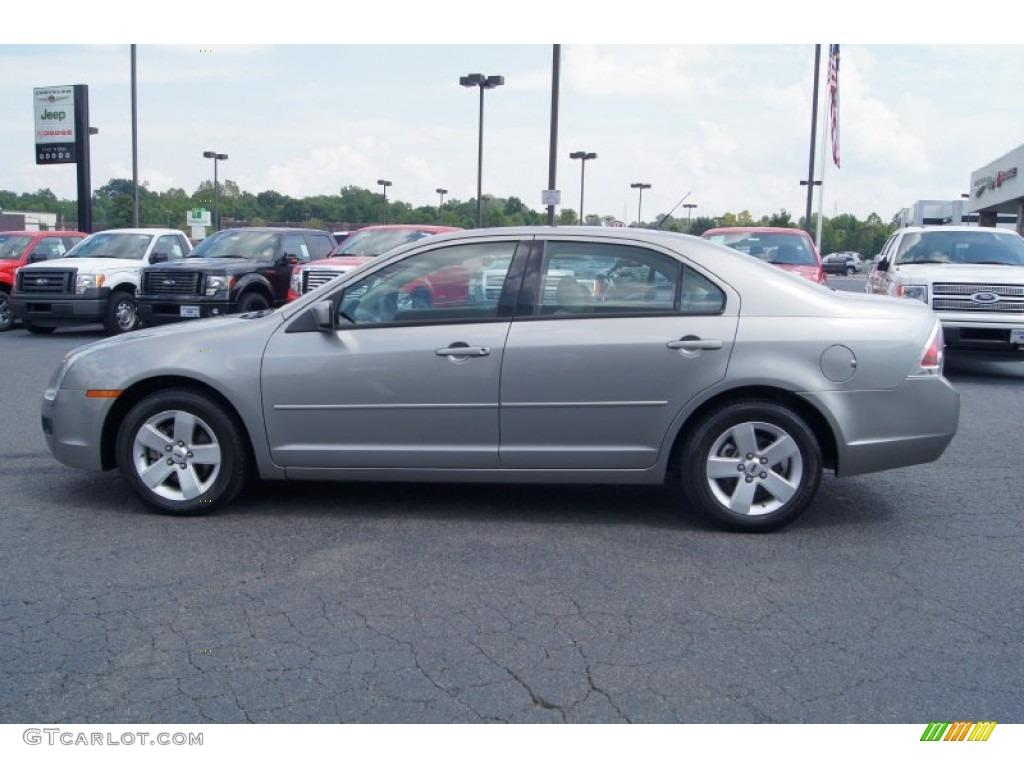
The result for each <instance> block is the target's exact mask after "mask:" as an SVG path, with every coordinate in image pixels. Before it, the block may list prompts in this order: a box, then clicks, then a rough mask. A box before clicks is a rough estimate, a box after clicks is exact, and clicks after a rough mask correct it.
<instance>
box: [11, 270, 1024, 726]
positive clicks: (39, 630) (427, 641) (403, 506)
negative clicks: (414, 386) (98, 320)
mask: <svg viewBox="0 0 1024 768" xmlns="http://www.w3.org/2000/svg"><path fill="white" fill-rule="evenodd" d="M846 280H850V281H857V280H860V281H862V280H863V278H857V277H854V278H849V279H847V278H834V279H830V282H831V283H832V284H834V285H837V287H840V288H844V286H843V285H838V283H840V282H842V281H846ZM849 285H850V288H855V287H856V286H855V284H854V282H851V283H850V284H849ZM847 289H848V288H847ZM98 338H101V333H100V331H99V330H98V329H96V330H94V329H92V328H90V329H82V330H60V331H58V332H57V333H56V334H54V335H52V336H48V337H35V336H30V335H29V334H27V333H25V332H24V331H22V330H20V329H15V330H14V331H12V332H9V333H7V334H3V335H2V336H0V360H2V361H3V362H2V363H0V364H2V366H3V371H4V373H3V375H2V376H0V402H2V403H3V409H4V416H3V421H2V424H3V430H2V432H3V435H4V441H3V447H2V448H0V461H2V467H3V470H2V472H0V499H2V512H0V553H2V554H0V570H2V578H0V671H2V676H3V680H4V685H3V686H0V721H2V722H5V723H35V722H42V723H72V722H79V723H208V722H217V723H240V722H254V723H279V722H308V723H338V722H358V723H378V722H395V723H421V722H430V723H438V722H455V723H477V722H514V723H534V722H575V723H613V722H614V723H618V722H634V723H641V722H642V723H677V722H679V723H718V722H721V723H777V722H782V723H805V722H806V723H886V722H897V723H922V724H924V723H928V722H929V721H934V720H957V719H960V720H997V721H999V722H1024V697H1022V696H1021V695H1020V691H1021V689H1022V688H1024V665H1022V664H1021V663H1020V638H1021V635H1022V630H1024V608H1022V606H1024V603H1022V601H1021V598H1020V595H1021V592H1022V588H1024V569H1022V568H1021V552H1022V550H1024V522H1022V515H1021V508H1022V502H1024V492H1022V490H1021V487H1022V485H1021V483H1020V482H1019V472H1018V471H1017V468H1018V466H1019V464H1020V462H1019V457H1020V456H1021V455H1024V434H1022V432H1021V430H1020V426H1019V425H1020V418H1019V412H1020V403H1021V398H1022V395H1024V363H1020V364H1015V365H988V364H979V363H974V362H969V361H968V362H958V361H953V362H952V363H951V365H950V366H949V368H948V371H947V372H948V375H949V377H950V379H951V380H952V381H953V382H954V384H955V385H956V387H957V388H958V389H959V390H960V392H961V395H962V414H961V427H960V431H959V433H958V435H957V437H956V439H955V440H954V442H953V444H952V445H951V447H950V449H949V450H948V451H947V452H946V454H945V455H944V456H943V457H942V459H941V460H940V461H938V462H936V463H934V464H929V465H925V466H920V467H909V468H906V469H901V470H893V471H889V472H885V473H880V474H876V475H867V476H863V477H853V478H848V479H842V480H838V479H835V478H833V477H831V476H826V478H825V480H824V482H823V484H822V489H821V493H820V495H819V498H818V500H817V501H816V503H815V504H814V506H813V507H812V508H811V509H810V511H809V512H808V513H807V514H805V515H804V517H803V518H801V519H800V520H799V521H798V522H797V523H795V524H794V525H792V526H790V527H789V528H787V529H785V530H783V531H781V532H779V533H776V534H771V535H740V534H731V533H725V532H721V531H719V530H718V529H715V528H712V527H710V526H709V525H707V524H706V523H705V522H704V521H703V520H702V519H701V518H698V517H696V516H693V515H689V514H687V510H686V509H685V508H684V507H683V506H682V505H681V503H680V502H679V500H678V497H677V494H676V492H675V491H674V490H673V489H671V488H640V489H637V488H603V487H602V488H586V487H583V488H580V487H539V486H530V487H510V486H451V485H437V486H429V485H358V484H321V483H316V484H308V485H300V484H279V483H267V484H262V485H259V486H257V487H255V488H253V489H252V490H250V491H249V492H248V493H247V494H246V495H245V496H244V497H243V498H242V499H241V500H240V501H239V502H236V503H235V504H234V505H233V506H231V507H230V508H228V509H227V510H225V511H223V512H221V513H219V514H216V515H213V516H210V517H205V518H195V519H175V518H170V517H163V516H160V515H156V514H152V513H151V512H149V511H148V510H147V509H145V508H143V507H142V506H141V505H140V503H139V502H137V501H136V500H135V498H134V497H133V496H131V495H130V493H129V491H128V488H127V485H126V484H125V483H124V482H123V481H122V479H121V478H120V476H119V475H118V474H117V473H116V472H112V473H107V474H96V473H90V472H85V471H80V470H75V469H71V468H68V467H64V466H62V465H60V464H57V463H56V462H55V461H54V460H53V459H52V458H51V457H50V455H49V453H48V451H47V449H46V446H45V443H44V441H43V437H42V434H41V432H40V429H39V423H38V422H39V415H38V413H39V400H40V397H41V393H42V390H43V388H44V386H45V384H46V381H47V379H48V377H49V375H50V373H51V371H52V370H53V368H54V367H55V366H56V365H57V364H58V362H59V360H60V358H61V357H62V355H63V354H64V353H65V352H66V351H68V350H70V349H72V348H73V347H75V346H78V345H79V344H83V343H86V342H89V341H92V340H95V339H98Z"/></svg>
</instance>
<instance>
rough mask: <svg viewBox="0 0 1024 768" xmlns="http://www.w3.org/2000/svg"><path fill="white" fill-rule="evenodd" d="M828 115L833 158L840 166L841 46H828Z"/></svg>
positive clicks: (837, 165)
mask: <svg viewBox="0 0 1024 768" xmlns="http://www.w3.org/2000/svg"><path fill="white" fill-rule="evenodd" d="M828 116H829V121H830V123H831V127H832V160H833V162H835V164H836V168H838V167H839V46H838V45H830V46H829V47H828Z"/></svg>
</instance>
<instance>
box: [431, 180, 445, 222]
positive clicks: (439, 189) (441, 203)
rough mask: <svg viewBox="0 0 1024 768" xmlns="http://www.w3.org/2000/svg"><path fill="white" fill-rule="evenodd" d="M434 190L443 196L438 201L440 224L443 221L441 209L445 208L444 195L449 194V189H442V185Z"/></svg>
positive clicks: (438, 220) (438, 219)
mask: <svg viewBox="0 0 1024 768" xmlns="http://www.w3.org/2000/svg"><path fill="white" fill-rule="evenodd" d="M434 191H435V192H437V194H438V195H440V196H441V199H440V200H439V202H438V203H437V223H438V224H440V223H441V209H443V208H444V196H445V195H447V194H448V190H447V189H441V187H438V188H437V189H435V190H434Z"/></svg>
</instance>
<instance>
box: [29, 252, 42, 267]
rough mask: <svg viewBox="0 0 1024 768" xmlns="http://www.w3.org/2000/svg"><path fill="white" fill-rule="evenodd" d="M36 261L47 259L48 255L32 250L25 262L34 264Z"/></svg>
mask: <svg viewBox="0 0 1024 768" xmlns="http://www.w3.org/2000/svg"><path fill="white" fill-rule="evenodd" d="M36 261H46V256H44V255H43V254H41V253H39V252H38V251H32V253H30V254H29V255H28V258H27V259H26V260H25V263H26V264H32V263H33V262H36Z"/></svg>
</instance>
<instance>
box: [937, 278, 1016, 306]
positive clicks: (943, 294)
mask: <svg viewBox="0 0 1024 768" xmlns="http://www.w3.org/2000/svg"><path fill="white" fill-rule="evenodd" d="M932 309H935V310H946V311H953V312H1004V313H1005V312H1011V313H1013V312H1020V313H1024V285H1002V284H993V283H935V285H934V286H933V287H932Z"/></svg>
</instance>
